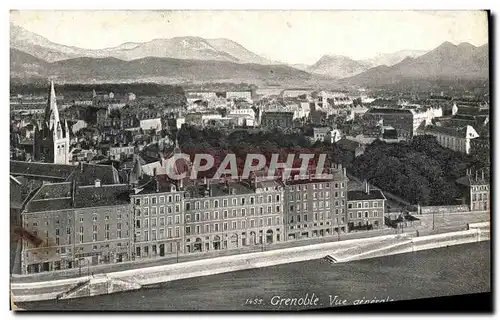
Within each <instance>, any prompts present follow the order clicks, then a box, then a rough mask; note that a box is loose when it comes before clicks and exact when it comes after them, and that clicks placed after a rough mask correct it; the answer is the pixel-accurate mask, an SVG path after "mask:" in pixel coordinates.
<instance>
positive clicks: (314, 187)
mask: <svg viewBox="0 0 500 320" xmlns="http://www.w3.org/2000/svg"><path fill="white" fill-rule="evenodd" d="M347 181H348V179H347V176H346V172H345V169H342V168H339V169H337V170H335V171H333V178H332V179H328V180H318V179H312V180H311V179H309V178H300V177H298V178H297V179H295V178H294V179H290V180H288V181H286V182H285V198H284V199H285V200H284V207H285V230H286V236H287V240H298V239H305V238H315V237H323V236H330V235H333V234H334V233H336V234H340V233H344V232H347V231H348V229H347V215H346V201H347Z"/></svg>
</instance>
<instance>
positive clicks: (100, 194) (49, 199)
mask: <svg viewBox="0 0 500 320" xmlns="http://www.w3.org/2000/svg"><path fill="white" fill-rule="evenodd" d="M71 188H72V183H71V182H64V183H53V184H45V185H43V186H42V187H41V188H40V189H39V190H38V192H36V193H35V195H34V196H33V198H32V199H30V200H29V201H28V202H27V204H26V207H25V211H26V212H42V211H54V210H64V209H67V210H69V209H73V208H86V207H101V206H113V205H126V204H128V203H130V198H129V193H130V189H129V187H128V185H125V184H114V185H102V186H100V187H95V186H79V187H77V188H76V189H75V194H74V202H73V199H72V194H71Z"/></svg>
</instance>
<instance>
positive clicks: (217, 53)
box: [10, 23, 277, 65]
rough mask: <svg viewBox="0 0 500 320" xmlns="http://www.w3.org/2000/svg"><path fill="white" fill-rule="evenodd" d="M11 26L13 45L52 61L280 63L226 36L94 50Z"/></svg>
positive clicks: (156, 41) (153, 41) (122, 45)
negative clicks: (66, 44) (186, 60)
mask: <svg viewBox="0 0 500 320" xmlns="http://www.w3.org/2000/svg"><path fill="white" fill-rule="evenodd" d="M10 28H11V29H10V47H11V48H12V49H17V50H21V51H24V52H26V53H29V54H31V55H33V56H35V57H37V58H40V59H43V60H45V61H48V62H55V61H60V60H67V59H71V58H81V57H88V58H108V57H112V58H117V59H120V60H126V61H130V60H137V59H141V58H147V57H158V58H173V59H188V60H217V61H229V62H237V63H257V64H266V65H267V64H277V63H275V62H272V61H269V60H268V59H265V58H263V57H261V56H259V55H257V54H255V53H253V52H251V51H249V50H247V49H246V48H244V47H243V46H241V45H240V44H238V43H236V42H234V41H232V40H229V39H223V38H220V39H203V38H200V37H175V38H171V39H154V40H151V41H147V42H144V43H138V42H126V43H123V44H120V45H118V46H116V47H112V48H105V49H97V50H90V49H83V48H78V47H71V46H65V45H61V44H58V43H54V42H52V41H50V40H48V39H47V38H44V37H42V36H40V35H38V34H36V33H33V32H30V31H28V30H26V29H24V28H21V27H19V26H16V25H14V24H12V23H11V24H10Z"/></svg>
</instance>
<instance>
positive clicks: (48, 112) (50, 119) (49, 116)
mask: <svg viewBox="0 0 500 320" xmlns="http://www.w3.org/2000/svg"><path fill="white" fill-rule="evenodd" d="M45 122H47V123H48V124H49V128H51V129H53V128H57V123H59V110H58V109H57V102H56V91H55V89H54V82H53V81H50V92H49V101H48V102H47V107H46V108H45Z"/></svg>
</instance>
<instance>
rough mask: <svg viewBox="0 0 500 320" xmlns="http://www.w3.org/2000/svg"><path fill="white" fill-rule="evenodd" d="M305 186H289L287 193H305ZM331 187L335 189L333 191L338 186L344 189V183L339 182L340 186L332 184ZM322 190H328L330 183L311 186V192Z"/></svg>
mask: <svg viewBox="0 0 500 320" xmlns="http://www.w3.org/2000/svg"><path fill="white" fill-rule="evenodd" d="M307 186H308V184H302V185H296V186H295V187H293V186H290V187H288V191H290V192H292V191H301V190H302V191H306V190H307ZM332 186H333V187H334V188H335V189H338V188H339V186H340V188H345V182H341V183H340V184H339V183H332ZM323 188H326V189H329V188H330V183H329V182H326V183H324V184H323V183H315V184H313V190H316V189H323Z"/></svg>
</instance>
